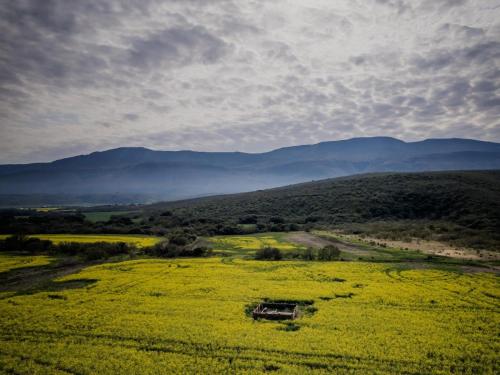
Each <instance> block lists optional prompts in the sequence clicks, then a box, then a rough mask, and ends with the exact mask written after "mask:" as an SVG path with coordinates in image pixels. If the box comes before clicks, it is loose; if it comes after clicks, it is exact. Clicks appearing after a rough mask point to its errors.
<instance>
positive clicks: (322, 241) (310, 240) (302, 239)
mask: <svg viewBox="0 0 500 375" xmlns="http://www.w3.org/2000/svg"><path fill="white" fill-rule="evenodd" d="M285 240H287V241H290V242H293V243H296V244H299V245H304V246H307V247H313V248H320V247H324V246H327V245H335V246H337V247H338V248H339V249H340V250H341V251H345V252H347V253H351V254H354V255H357V256H363V255H365V256H368V255H370V252H369V251H367V250H364V249H362V248H360V247H359V246H356V245H354V244H347V243H344V242H342V241H338V240H336V239H334V238H332V239H326V238H322V237H318V236H316V235H314V234H311V233H308V232H291V233H288V234H287V235H286V236H285Z"/></svg>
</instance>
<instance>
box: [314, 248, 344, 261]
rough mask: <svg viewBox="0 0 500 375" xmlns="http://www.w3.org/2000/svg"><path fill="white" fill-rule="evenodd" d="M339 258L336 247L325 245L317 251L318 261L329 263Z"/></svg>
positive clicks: (338, 251)
mask: <svg viewBox="0 0 500 375" xmlns="http://www.w3.org/2000/svg"><path fill="white" fill-rule="evenodd" d="M339 256H340V250H339V248H338V247H337V246H334V245H327V246H325V247H323V248H322V249H319V250H318V260H323V261H329V260H336V259H338V258H339Z"/></svg>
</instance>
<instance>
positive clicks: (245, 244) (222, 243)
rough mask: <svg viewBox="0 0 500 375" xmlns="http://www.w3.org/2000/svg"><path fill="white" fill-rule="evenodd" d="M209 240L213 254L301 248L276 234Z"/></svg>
mask: <svg viewBox="0 0 500 375" xmlns="http://www.w3.org/2000/svg"><path fill="white" fill-rule="evenodd" d="M209 240H210V242H211V243H212V245H213V248H214V251H215V252H217V251H219V250H222V251H226V252H238V253H240V252H241V253H253V252H255V251H256V250H259V249H262V248H264V247H274V248H277V249H280V250H285V251H286V250H294V249H297V248H300V247H301V246H300V245H296V244H294V243H290V242H286V241H284V240H283V239H282V235H281V234H278V233H273V234H271V233H269V234H263V235H251V236H215V237H211V238H210V239H209Z"/></svg>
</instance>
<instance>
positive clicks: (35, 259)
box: [0, 254, 52, 273]
mask: <svg viewBox="0 0 500 375" xmlns="http://www.w3.org/2000/svg"><path fill="white" fill-rule="evenodd" d="M51 260H52V258H51V257H48V256H45V255H36V256H22V257H21V256H16V255H10V254H0V273H2V272H7V271H9V270H12V269H16V268H23V267H39V266H45V265H47V264H49V263H50V262H51Z"/></svg>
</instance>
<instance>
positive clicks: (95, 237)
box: [0, 234, 161, 247]
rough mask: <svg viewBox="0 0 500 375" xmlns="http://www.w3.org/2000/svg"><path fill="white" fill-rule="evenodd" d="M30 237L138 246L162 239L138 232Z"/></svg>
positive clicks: (58, 240)
mask: <svg viewBox="0 0 500 375" xmlns="http://www.w3.org/2000/svg"><path fill="white" fill-rule="evenodd" d="M8 236H9V235H6V234H1V235H0V240H3V239H5V238H6V237H8ZM30 237H36V238H40V239H42V240H50V241H52V242H54V243H61V242H83V243H92V242H125V243H128V244H134V245H136V246H137V247H144V246H153V245H154V244H156V243H157V242H158V241H160V240H161V238H159V237H153V236H141V235H136V234H33V235H31V236H30Z"/></svg>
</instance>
